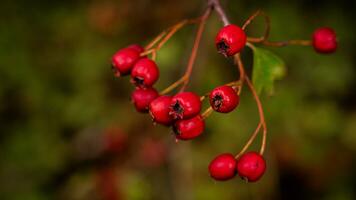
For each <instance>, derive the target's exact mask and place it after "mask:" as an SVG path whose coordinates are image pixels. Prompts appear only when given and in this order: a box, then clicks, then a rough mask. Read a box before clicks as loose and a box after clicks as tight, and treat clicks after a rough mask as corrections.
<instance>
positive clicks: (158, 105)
mask: <svg viewBox="0 0 356 200" xmlns="http://www.w3.org/2000/svg"><path fill="white" fill-rule="evenodd" d="M171 100H172V97H170V96H160V97H158V98H156V99H155V100H153V101H152V102H151V103H150V106H149V112H150V115H151V117H152V119H153V121H154V122H156V123H159V124H162V125H166V126H169V125H171V124H172V122H173V119H172V117H171V116H170V115H169V111H170V108H169V107H170V105H171Z"/></svg>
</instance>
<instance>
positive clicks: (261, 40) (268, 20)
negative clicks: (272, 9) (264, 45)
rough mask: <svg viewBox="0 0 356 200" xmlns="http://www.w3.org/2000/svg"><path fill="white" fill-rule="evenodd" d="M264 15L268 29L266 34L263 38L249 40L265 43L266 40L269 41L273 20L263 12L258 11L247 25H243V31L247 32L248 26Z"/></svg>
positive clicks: (247, 21) (249, 19)
mask: <svg viewBox="0 0 356 200" xmlns="http://www.w3.org/2000/svg"><path fill="white" fill-rule="evenodd" d="M260 15H263V17H264V19H265V23H266V29H265V33H264V35H263V36H262V37H259V38H249V39H250V40H253V41H256V42H263V41H265V40H267V38H268V36H269V33H270V29H271V20H270V18H269V17H268V15H266V13H264V12H263V11H261V10H257V11H256V12H255V13H253V14H252V15H251V16H250V17H249V18H248V19H247V20H246V21H245V23H244V24H243V25H242V29H243V30H245V29H246V28H247V26H248V25H249V24H250V23H251V22H252V21H253V20H254V19H255V18H256V17H258V16H260Z"/></svg>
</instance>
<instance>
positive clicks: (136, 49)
mask: <svg viewBox="0 0 356 200" xmlns="http://www.w3.org/2000/svg"><path fill="white" fill-rule="evenodd" d="M127 48H130V49H133V50H135V51H137V52H138V53H142V52H144V51H145V49H144V48H143V47H142V46H141V45H138V44H132V45H130V46H128V47H127Z"/></svg>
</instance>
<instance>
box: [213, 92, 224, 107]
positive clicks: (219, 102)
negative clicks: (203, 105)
mask: <svg viewBox="0 0 356 200" xmlns="http://www.w3.org/2000/svg"><path fill="white" fill-rule="evenodd" d="M222 103H223V97H222V96H221V95H219V94H217V95H215V96H214V97H213V107H214V109H216V110H218V109H219V108H220V107H221V105H222Z"/></svg>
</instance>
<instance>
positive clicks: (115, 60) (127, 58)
mask: <svg viewBox="0 0 356 200" xmlns="http://www.w3.org/2000/svg"><path fill="white" fill-rule="evenodd" d="M139 58H140V53H139V52H138V51H136V50H134V49H132V48H124V49H121V50H119V51H118V52H116V53H115V54H114V55H113V57H112V58H111V68H112V70H113V71H114V74H115V76H117V77H119V76H123V75H127V74H129V73H130V71H131V69H132V67H133V66H134V64H135V63H136V61H137V60H138V59H139Z"/></svg>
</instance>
